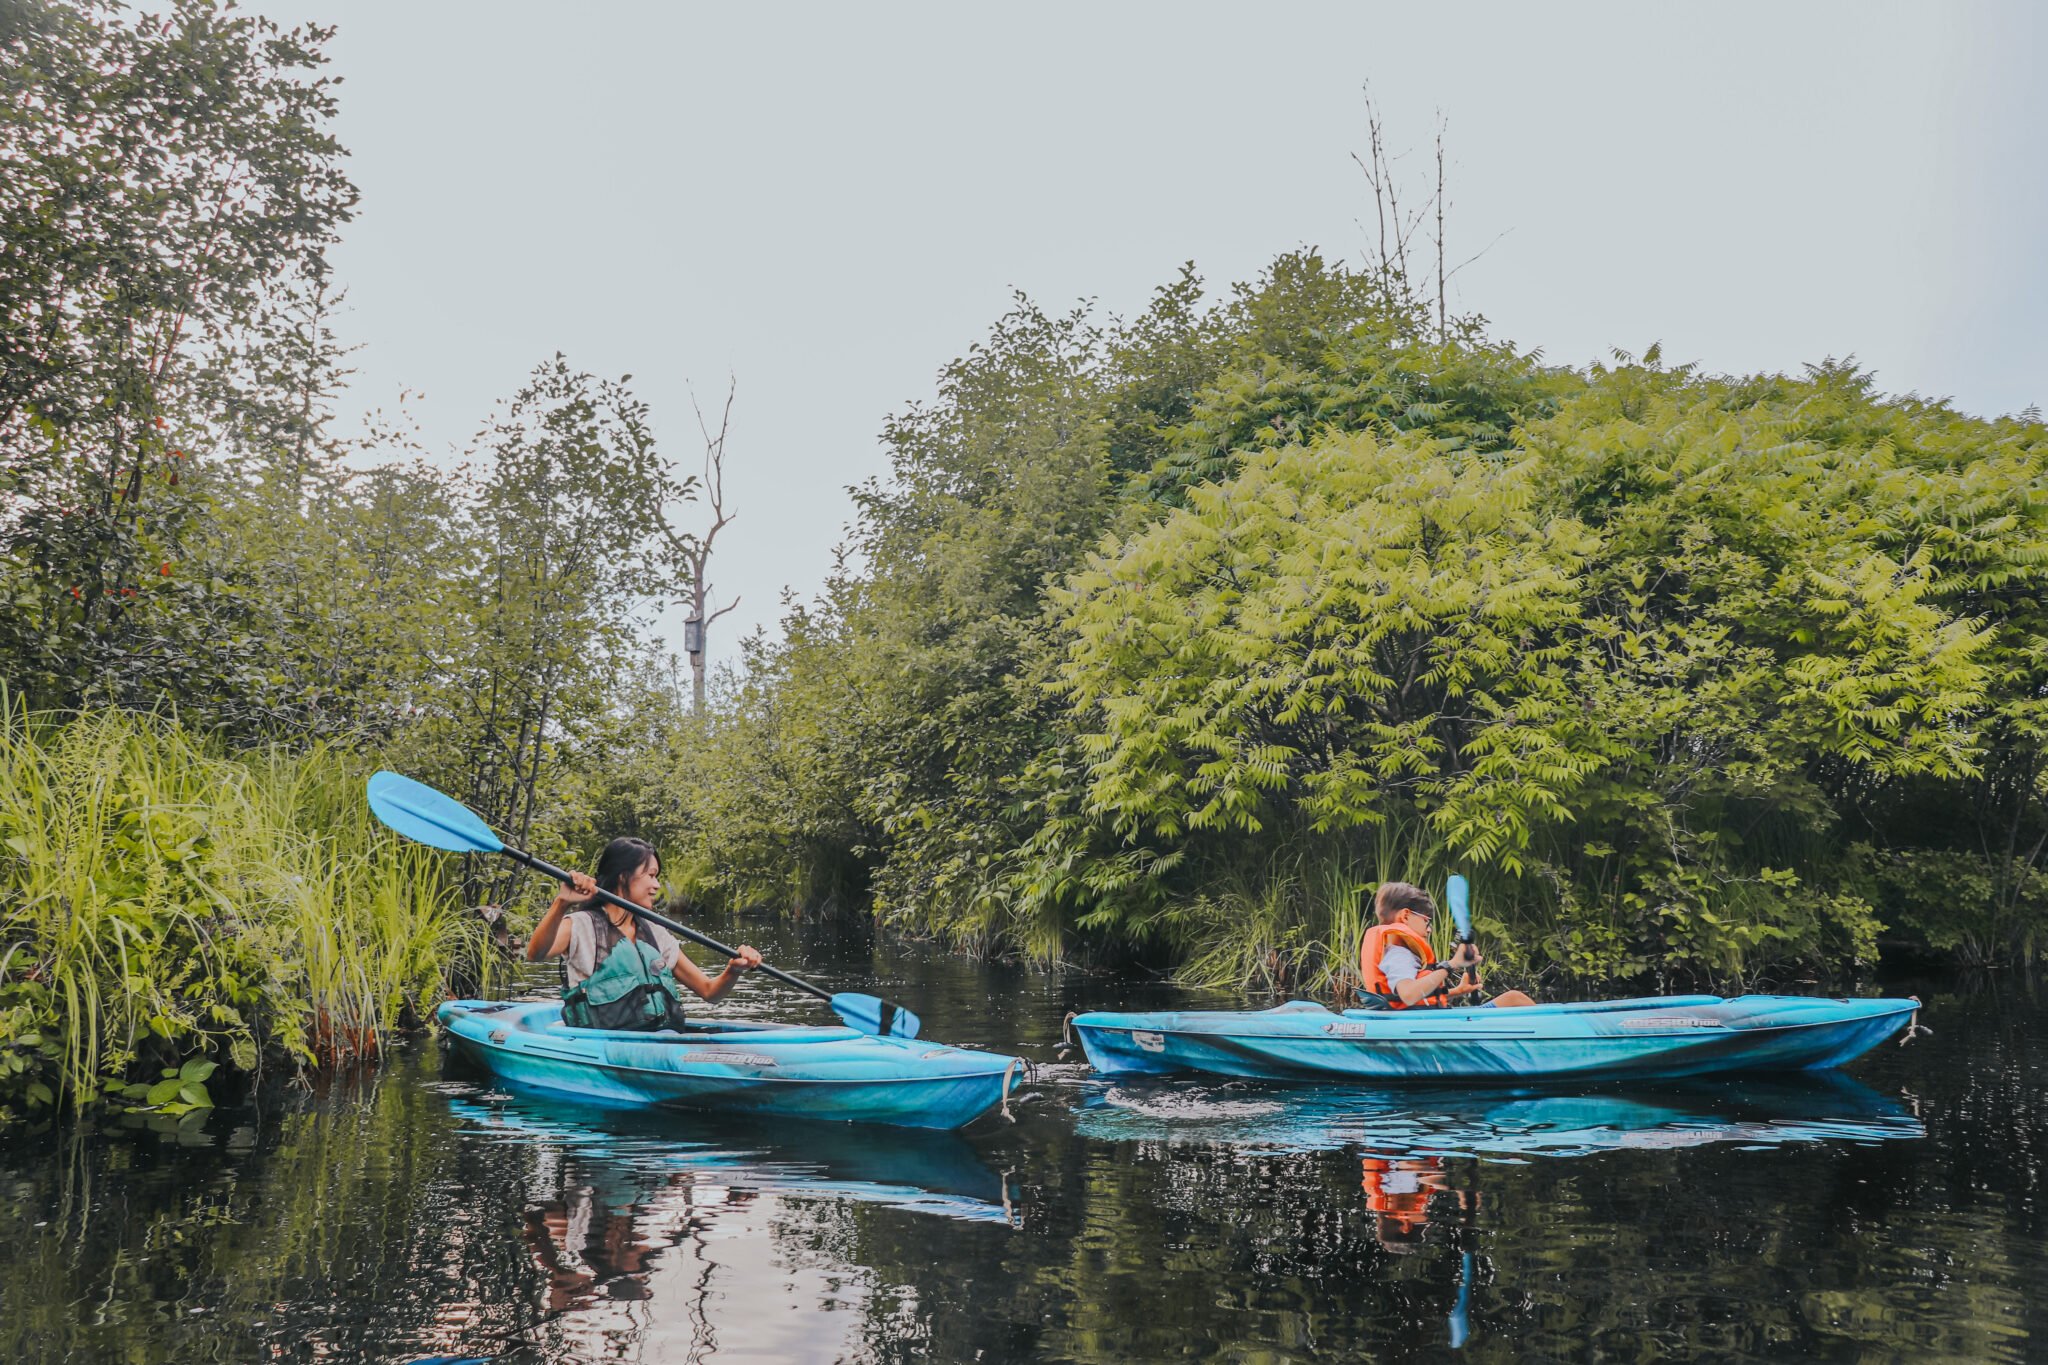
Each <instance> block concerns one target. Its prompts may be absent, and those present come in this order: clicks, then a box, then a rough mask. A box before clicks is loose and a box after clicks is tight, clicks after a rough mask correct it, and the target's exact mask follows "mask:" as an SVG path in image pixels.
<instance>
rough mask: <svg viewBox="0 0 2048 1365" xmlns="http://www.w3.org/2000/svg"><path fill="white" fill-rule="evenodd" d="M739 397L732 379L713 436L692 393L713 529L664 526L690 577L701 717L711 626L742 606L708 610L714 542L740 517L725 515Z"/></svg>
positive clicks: (689, 627)
mask: <svg viewBox="0 0 2048 1365" xmlns="http://www.w3.org/2000/svg"><path fill="white" fill-rule="evenodd" d="M738 393H739V380H738V379H737V378H736V377H733V376H730V375H728V376H727V378H726V388H725V406H724V407H723V408H721V409H720V410H719V414H718V433H717V434H716V435H713V434H712V431H711V423H710V421H709V420H708V419H707V418H706V417H705V416H704V407H703V405H702V404H700V403H699V402H698V401H697V391H696V390H695V389H691V390H690V407H691V408H692V409H693V410H694V411H695V412H696V414H697V430H698V431H699V432H700V433H702V435H703V437H704V477H703V479H702V480H701V481H700V484H699V486H700V487H702V488H703V490H704V497H705V501H706V503H707V504H708V505H709V507H710V509H711V525H710V527H709V528H708V529H707V530H706V531H705V532H704V533H703V534H702V535H701V536H700V535H698V534H697V533H695V532H693V531H686V532H683V533H681V534H677V533H676V532H675V531H674V530H673V529H671V528H670V527H669V526H668V524H667V520H666V518H664V519H663V523H662V534H663V535H664V536H665V537H666V538H667V539H668V542H669V545H670V547H671V548H672V549H673V550H674V551H675V553H676V556H677V558H678V559H679V560H680V561H681V562H682V565H683V568H684V571H685V573H686V574H687V575H688V578H689V593H690V598H689V601H690V619H689V621H688V622H687V623H686V625H685V626H684V636H683V645H684V650H685V652H686V653H688V654H689V656H690V696H691V701H692V703H693V705H694V707H695V710H696V713H697V714H698V715H702V714H703V713H704V673H705V658H706V654H707V652H708V642H707V636H708V634H709V631H710V628H711V623H712V622H714V621H716V620H717V619H718V618H719V617H721V616H723V615H725V614H726V613H727V612H729V611H731V610H732V609H733V608H734V607H737V606H738V605H739V604H740V599H739V598H738V597H734V598H733V599H732V601H730V602H728V603H726V604H725V605H724V606H722V607H720V608H718V609H717V610H716V611H707V608H708V607H709V606H710V604H711V574H710V570H711V548H712V542H714V541H716V540H717V539H718V533H719V532H720V531H722V530H724V529H725V528H726V527H727V526H729V525H731V524H732V522H733V520H734V518H735V516H737V513H732V512H728V511H726V510H725V443H726V438H727V437H728V436H729V435H730V434H731V432H732V405H733V400H734V398H735V397H737V395H738Z"/></svg>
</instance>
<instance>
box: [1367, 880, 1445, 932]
mask: <svg viewBox="0 0 2048 1365" xmlns="http://www.w3.org/2000/svg"><path fill="white" fill-rule="evenodd" d="M1372 908H1373V913H1374V914H1375V915H1377V916H1378V917H1379V921H1380V923H1381V924H1392V923H1393V922H1394V916H1396V915H1398V914H1400V913H1401V912H1402V911H1403V910H1413V911H1414V912H1415V913H1416V914H1418V915H1434V914H1436V902H1435V901H1433V900H1431V899H1430V898H1429V893H1428V892H1427V891H1424V890H1423V889H1422V888H1421V887H1419V886H1411V885H1409V884H1408V883H1407V882H1388V883H1387V884H1386V885H1384V886H1382V887H1381V888H1380V889H1379V894H1378V895H1376V896H1374V897H1373V898H1372Z"/></svg>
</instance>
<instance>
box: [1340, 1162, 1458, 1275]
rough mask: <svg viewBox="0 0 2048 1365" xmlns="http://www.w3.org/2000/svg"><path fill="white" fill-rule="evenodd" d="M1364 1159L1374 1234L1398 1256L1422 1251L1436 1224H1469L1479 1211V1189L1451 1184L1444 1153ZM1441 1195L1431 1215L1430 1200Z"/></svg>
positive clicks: (1367, 1194)
mask: <svg viewBox="0 0 2048 1365" xmlns="http://www.w3.org/2000/svg"><path fill="white" fill-rule="evenodd" d="M1361 1161H1362V1163H1363V1166H1364V1179H1363V1180H1362V1181H1361V1182H1360V1183H1361V1184H1362V1185H1363V1186H1364V1188H1365V1206H1366V1207H1367V1208H1368V1209H1370V1210H1372V1212H1373V1214H1374V1216H1375V1220H1376V1221H1375V1225H1374V1228H1373V1237H1374V1239H1375V1240H1376V1241H1378V1242H1379V1244H1380V1246H1381V1248H1382V1249H1383V1250H1386V1251H1390V1252H1392V1253H1393V1254H1395V1255H1396V1256H1405V1255H1408V1254H1410V1253H1412V1252H1414V1251H1416V1250H1417V1249H1419V1248H1420V1247H1421V1246H1422V1234H1423V1233H1424V1232H1425V1231H1426V1230H1427V1229H1428V1227H1429V1225H1430V1224H1431V1223H1432V1222H1435V1223H1442V1224H1445V1225H1447V1226H1451V1227H1464V1226H1467V1225H1469V1224H1470V1223H1471V1221H1472V1215H1474V1214H1475V1213H1477V1212H1478V1211H1479V1192H1478V1191H1477V1190H1461V1189H1457V1188H1455V1187H1454V1186H1452V1184H1451V1181H1450V1177H1449V1175H1447V1174H1446V1173H1445V1171H1444V1161H1443V1158H1442V1157H1436V1156H1426V1157H1377V1156H1368V1157H1363V1158H1361ZM1439 1194H1442V1195H1446V1196H1448V1198H1447V1199H1444V1200H1441V1201H1438V1206H1437V1208H1436V1210H1435V1214H1436V1216H1435V1217H1432V1216H1431V1208H1430V1201H1431V1200H1432V1199H1433V1198H1434V1197H1435V1196H1436V1195H1439Z"/></svg>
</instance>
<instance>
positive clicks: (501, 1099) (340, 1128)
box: [0, 926, 2048, 1362]
mask: <svg viewBox="0 0 2048 1365" xmlns="http://www.w3.org/2000/svg"><path fill="white" fill-rule="evenodd" d="M747 932H748V934H749V935H750V936H752V937H754V938H755V940H756V941H757V942H761V943H762V946H763V947H764V948H767V947H770V946H771V945H772V946H773V948H774V949H775V951H773V952H771V953H770V960H771V961H780V962H782V963H784V964H785V965H789V966H792V967H795V968H798V969H799V970H807V971H810V972H813V973H815V974H816V975H817V976H819V977H820V978H821V979H823V980H825V981H826V982H828V983H831V984H835V985H845V986H849V987H854V986H862V985H866V984H868V983H872V982H877V981H879V982H880V983H882V984H881V986H880V989H881V990H882V991H883V993H885V994H889V995H892V996H894V997H896V998H899V999H902V1000H903V1001H905V1002H906V1003H909V1004H912V1005H914V1006H915V1007H916V1008H918V1009H919V1010H920V1012H921V1013H922V1014H923V1015H924V1018H925V1033H926V1036H929V1037H933V1038H941V1039H945V1040H947V1041H950V1042H959V1043H967V1044H979V1045H983V1046H987V1047H993V1048H1000V1049H1003V1050H1006V1051H1013V1052H1017V1053H1020V1054H1022V1055H1023V1056H1025V1057H1027V1058H1029V1059H1031V1060H1032V1061H1033V1062H1035V1063H1038V1064H1039V1071H1038V1077H1037V1084H1036V1085H1035V1086H1034V1087H1033V1089H1032V1090H1031V1091H1030V1093H1029V1095H1028V1096H1027V1098H1026V1099H1025V1101H1024V1102H1023V1103H1022V1104H1020V1105H1018V1106H1017V1107H1016V1109H1015V1118H1014V1121H1004V1120H1002V1119H1001V1118H999V1117H991V1118H988V1119H984V1120H982V1121H981V1122H979V1123H977V1124H976V1125H975V1126H974V1127H973V1128H971V1129H970V1130H968V1132H967V1133H965V1134H964V1135H962V1136H960V1137H950V1136H930V1135H927V1136H922V1137H920V1136H917V1135H906V1134H902V1133H897V1132H892V1131H887V1130H872V1131H862V1130H858V1129H854V1128H849V1127H843V1126H841V1127H815V1128H814V1127H807V1126H806V1125H803V1124H797V1123H782V1124H779V1125H774V1126H765V1127H764V1126H760V1125H752V1126H748V1125H739V1124H735V1123H732V1122H720V1121H717V1120H715V1119H710V1118H705V1117H701V1116H688V1115H662V1116H658V1117H650V1116H620V1115H617V1114H606V1113H603V1112H598V1111H593V1110H588V1109H583V1108H580V1107H578V1106H576V1105H574V1104H570V1103H563V1102H558V1101H553V1100H548V1099H544V1098H539V1097H535V1096H530V1095H517V1094H511V1093H507V1092H505V1091H504V1090H502V1089H499V1088H496V1087H494V1086H493V1085H492V1084H491V1083H490V1082H489V1081H488V1080H487V1079H485V1078H482V1077H480V1076H478V1075H475V1074H473V1073H470V1072H468V1071H465V1070H463V1069H462V1068H461V1067H460V1066H459V1065H458V1064H457V1063H455V1062H454V1061H452V1060H449V1059H446V1058H444V1057H443V1055H442V1054H441V1052H440V1050H439V1048H438V1047H437V1046H435V1045H432V1044H423V1045H421V1046H418V1047H415V1048H412V1049H411V1050H409V1051H407V1052H406V1053H405V1054H404V1055H403V1056H402V1057H400V1058H399V1059H397V1060H396V1061H395V1062H393V1063H392V1064H389V1065H387V1066H385V1067H383V1068H382V1069H380V1070H378V1071H375V1072H373V1073H368V1074H364V1075H360V1076H356V1077H350V1078H345V1079H342V1080H337V1081H334V1082H332V1083H330V1084H327V1085H325V1086H323V1087H321V1088H318V1089H316V1090H314V1091H311V1092H307V1091H303V1090H294V1089H290V1088H280V1089H279V1090H277V1091H275V1092H274V1093H269V1094H266V1095H264V1096H262V1097H261V1098H260V1099H259V1100H256V1101H251V1102H249V1103H246V1104H242V1105H238V1106H234V1107H231V1108H224V1109H222V1110H220V1111H218V1112H216V1113H215V1114H213V1115H211V1116H210V1117H209V1118H208V1120H207V1122H206V1123H205V1125H204V1126H203V1127H202V1128H199V1129H196V1130H195V1129H187V1130H184V1131H182V1132H178V1133H152V1132H148V1131H115V1132H111V1133H99V1134H78V1133H73V1134H46V1135H43V1136H41V1137H39V1138H36V1139H33V1140H26V1141H25V1140H23V1139H22V1138H21V1137H20V1136H18V1135H17V1136H15V1137H13V1138H11V1139H8V1140H7V1141H6V1142H5V1143H0V1182H4V1188H5V1198H6V1207H7V1210H8V1219H9V1221H8V1223H7V1229H8V1235H7V1237H6V1238H5V1241H4V1244H0V1359H5V1360H8V1361H17V1360H20V1361H32V1360H79V1361H88V1360H89V1361H108V1360H132V1361H160V1360H165V1361H168V1360H177V1361H187V1360H190V1361H270V1360H278V1361H308V1360H342V1361H357V1360H369V1361H406V1360H419V1359H422V1358H428V1357H489V1358H491V1359H495V1360H498V1361H504V1362H540V1361H549V1362H568V1361H612V1360H649V1361H655V1360H659V1361H712V1360H716V1361H745V1360H759V1361H894V1360H936V1361H972V1360H982V1361H1006V1360H1090V1361H1094V1360H1114V1361H1123V1360H1180V1359H1190V1360H1192V1359H1211V1358H1214V1359H1222V1360H1235V1361H1258V1362H1268V1361H1296V1360H1349V1359H1362V1358H1371V1359H1376V1360H1378V1359H1386V1360H1405V1359H1411V1358H1412V1359H1430V1360H1436V1361H1442V1360H1444V1359H1445V1358H1446V1353H1447V1352H1450V1351H1452V1350H1455V1352H1456V1355H1457V1358H1458V1359H1461V1360H1462V1359H1469V1360H1474V1361H1481V1360H1485V1361H1494V1360H1501V1361H1505V1360H1617V1361H1643V1360H1713V1361H1741V1360H1773V1361H1782V1360H1856V1361H1890V1360H1990V1361H2004V1360H2030V1359H2031V1360H2048V1307H2044V1304H2043V1300H2044V1295H2043V1292H2042V1291H2043V1287H2044V1286H2048V1219H2044V1208H2043V1189H2042V1179H2043V1173H2044V1170H2048V1151H2044V1141H2048V1028H2044V1025H2048V1007H2044V1003H2043V1000H2042V998H2041V996H2039V995H2037V994H2035V993H2034V992H2033V991H2031V990H2030V989H2029V988H2028V986H2027V985H2026V984H2025V983H2008V984H2005V985H2001V986H1996V987H1987V986H1985V985H1984V984H1982V982H1981V981H1978V980H1973V981H1972V982H1971V983H1970V985H1971V987H1972V989H1970V990H1969V991H1967V992H1965V991H1963V990H1962V989H1961V988H1960V987H1959V986H1957V985H1943V984H1941V983H1938V982H1937V983H1930V982H1926V981H1908V980H1895V981H1889V982H1886V983H1885V986H1886V989H1887V990H1888V991H1889V992H1891V993H1905V992H1908V991H1911V992H1915V993H1918V994H1920V995H1921V996H1922V998H1923V999H1927V1000H1928V1001H1929V1005H1928V1009H1927V1011H1926V1014H1925V1016H1924V1019H1925V1022H1927V1023H1928V1024H1930V1025H1931V1026H1932V1027H1933V1029H1934V1030H1935V1032H1934V1034H1933V1036H1932V1037H1928V1038H1922V1039H1920V1040H1918V1041H1917V1042H1915V1043H1914V1044H1913V1045H1912V1046H1911V1047H1909V1048H1904V1049H1900V1048H1896V1047H1890V1046H1888V1047H1886V1048H1885V1049H1883V1050H1882V1052H1881V1053H1880V1054H1878V1055H1873V1056H1871V1057H1869V1058H1866V1059H1865V1060H1864V1061H1863V1062H1861V1063H1859V1064H1858V1065H1857V1066H1856V1067H1855V1068H1854V1069H1853V1070H1852V1072H1851V1073H1850V1075H1849V1076H1846V1077H1822V1078H1808V1079H1775V1080H1769V1081H1759V1080H1750V1081H1738V1082H1733V1083H1723V1084H1719V1085H1698V1084H1695V1085H1688V1086H1672V1087H1664V1088H1651V1089H1644V1088H1640V1087H1637V1088H1630V1089H1627V1090H1619V1091H1617V1090H1611V1089H1610V1090H1586V1089H1582V1090H1577V1091H1573V1090H1556V1091H1544V1092H1530V1093H1503V1092H1499V1091H1493V1092H1417V1093H1409V1094H1405V1095H1403V1094H1380V1095H1360V1094H1355V1093H1346V1092H1342V1091H1337V1090H1330V1089H1323V1088H1299V1087H1277V1086H1263V1085H1254V1084H1249V1083H1243V1082H1234V1083H1229V1082H1201V1081H1183V1082H1176V1083H1158V1082H1154V1083H1148V1084H1145V1085H1117V1086H1111V1085H1108V1084H1105V1083H1102V1082H1099V1081H1094V1080H1091V1079H1089V1077H1088V1074H1087V1072H1086V1069H1085V1067H1084V1066H1082V1065H1078V1064H1076V1060H1075V1059H1074V1058H1068V1059H1065V1060H1061V1059H1059V1058H1057V1056H1056V1052H1057V1049H1058V1046H1059V1041H1060V1037H1059V1034H1060V1020H1061V1018H1062V1016H1063V1015H1064V1014H1065V1013H1066V1012H1067V1011H1068V1010H1072V1009H1081V1008H1091V1007H1098V1006H1099V1007H1109V1006H1124V1005H1132V1006H1137V1005H1154V1004H1157V1005H1165V1004H1188V1003H1194V1002H1193V1001H1192V999H1191V997H1189V996H1188V995H1186V994H1184V993H1177V992H1173V991H1170V990H1167V989H1165V988H1161V987H1159V986H1157V985H1147V984H1142V983H1134V982H1129V981H1117V980H1113V979H1106V978H1090V977H1081V976H1070V977H1061V978H1047V977H1043V976H1035V975H1031V974H1028V973H1024V972H1021V971H1014V970H1007V969H1002V968H989V967H984V966H979V965H976V964H972V963H968V962H964V961H961V960H958V959H952V958H947V957H943V956H939V955H936V954H930V953H924V952H920V951H917V950H897V949H891V948H887V947H877V946H874V945H870V944H867V943H865V942H858V943H855V942H849V941H847V940H845V939H844V938H833V937H828V936H822V935H819V936H812V937H810V938H807V939H806V941H803V942H798V941H796V940H794V939H792V938H789V937H780V938H777V937H775V935H774V934H772V933H771V932H769V931H758V930H757V929H756V928H755V927H754V926H750V927H749V929H748V931H747ZM742 995H743V999H742V1000H741V1002H740V1003H739V1005H738V1007H737V1008H736V1009H735V1010H734V1012H736V1013H744V1014H748V1015H753V1016H756V1017H771V1016H774V1015H776V1014H777V1013H778V1009H777V1007H778V1006H781V1007H782V1008H781V1010H780V1011H779V1012H780V1014H781V1017H789V1018H809V1017H810V1015H811V1011H810V1009H809V1007H808V1006H805V1005H802V1004H798V1003H796V1002H793V1001H791V1000H790V999H789V998H788V997H787V996H786V995H784V994H783V993H781V992H779V991H778V990H777V989H776V988H775V987H773V986H772V984H771V983H768V982H765V981H762V980H758V979H757V980H756V981H753V982H750V983H749V984H748V985H747V986H746V987H745V988H744V990H743V992H742Z"/></svg>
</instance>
